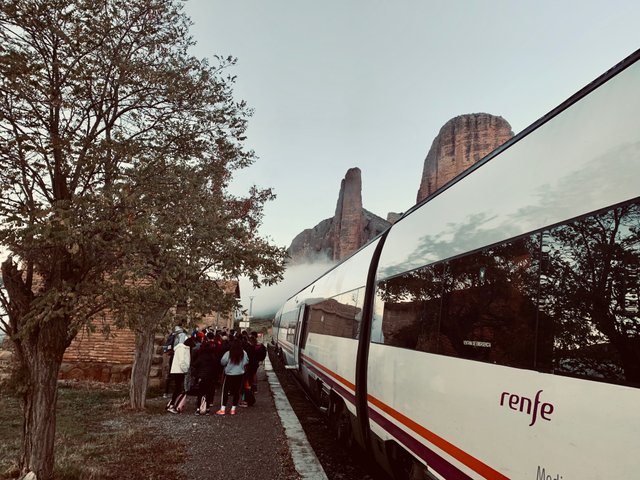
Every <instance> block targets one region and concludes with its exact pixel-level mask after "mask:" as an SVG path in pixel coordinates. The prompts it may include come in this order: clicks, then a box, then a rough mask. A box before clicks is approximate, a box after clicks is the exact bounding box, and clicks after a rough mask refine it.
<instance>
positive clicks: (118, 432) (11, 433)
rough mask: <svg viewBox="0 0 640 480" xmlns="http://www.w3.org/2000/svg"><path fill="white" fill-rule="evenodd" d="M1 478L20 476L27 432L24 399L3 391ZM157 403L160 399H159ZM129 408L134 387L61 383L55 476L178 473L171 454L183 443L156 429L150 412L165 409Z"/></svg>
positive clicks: (98, 479)
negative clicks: (22, 447) (145, 409)
mask: <svg viewBox="0 0 640 480" xmlns="http://www.w3.org/2000/svg"><path fill="white" fill-rule="evenodd" d="M0 402H2V405H3V408H2V409H0V439H1V441H0V479H9V478H16V477H17V476H18V473H19V472H18V462H17V459H18V456H19V452H20V442H21V434H22V406H21V403H20V399H19V398H16V397H12V396H9V395H7V394H5V393H0ZM156 403H157V402H156ZM163 412H164V410H163V409H162V406H160V405H155V406H153V407H150V408H149V409H148V410H147V411H146V412H133V411H130V410H129V409H128V386H127V385H105V384H97V383H85V382H66V383H62V382H61V383H60V384H59V387H58V405H57V425H56V443H55V467H54V478H55V479H56V480H80V479H82V480H110V479H114V480H115V479H119V480H121V479H127V478H131V479H133V478H148V479H153V478H177V477H179V476H180V475H179V474H178V472H177V471H175V470H173V468H175V467H174V466H173V465H174V463H175V462H173V461H171V460H168V459H175V458H179V457H180V454H181V453H182V452H181V447H180V446H179V444H177V443H176V442H174V441H173V440H172V439H171V438H170V435H168V433H170V432H158V431H154V430H153V429H152V428H151V427H150V426H149V422H148V421H147V420H149V416H151V415H158V414H160V413H163Z"/></svg>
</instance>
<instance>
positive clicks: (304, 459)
mask: <svg viewBox="0 0 640 480" xmlns="http://www.w3.org/2000/svg"><path fill="white" fill-rule="evenodd" d="M264 370H265V372H266V374H267V380H268V381H269V388H271V392H273V400H274V402H275V404H276V411H277V412H278V415H279V416H280V421H281V422H282V426H283V427H284V431H285V435H286V436H287V442H288V444H289V450H290V451H291V458H292V459H293V464H294V466H295V468H296V471H297V472H298V473H299V474H300V476H301V477H302V478H303V479H308V480H328V479H327V475H326V474H325V473H324V469H323V468H322V465H320V462H319V460H318V457H317V456H316V454H315V452H314V451H313V449H312V448H311V445H309V441H308V440H307V436H306V434H305V433H304V430H303V429H302V425H300V422H299V420H298V417H297V416H296V414H295V413H294V411H293V409H292V408H291V404H290V403H289V400H287V396H286V395H285V394H284V391H283V390H282V386H281V385H280V382H278V377H276V375H275V373H274V372H273V368H272V367H271V362H270V361H269V357H267V358H266V359H265V361H264Z"/></svg>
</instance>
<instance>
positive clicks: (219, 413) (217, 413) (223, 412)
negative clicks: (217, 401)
mask: <svg viewBox="0 0 640 480" xmlns="http://www.w3.org/2000/svg"><path fill="white" fill-rule="evenodd" d="M225 413H227V412H226V411H224V410H223V409H222V408H221V409H220V410H218V411H217V412H216V415H224V414H225Z"/></svg>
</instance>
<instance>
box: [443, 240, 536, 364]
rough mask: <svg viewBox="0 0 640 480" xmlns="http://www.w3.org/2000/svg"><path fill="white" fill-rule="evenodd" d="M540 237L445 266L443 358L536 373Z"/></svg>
mask: <svg viewBox="0 0 640 480" xmlns="http://www.w3.org/2000/svg"><path fill="white" fill-rule="evenodd" d="M539 238H540V235H533V236H528V237H523V238H520V239H517V240H514V241H511V242H509V243H506V244H502V245H498V246H493V247H489V248H486V249H484V250H481V251H479V252H476V253H473V254H471V255H466V256H464V257H460V258H456V259H453V260H450V261H449V262H447V264H446V270H445V275H444V279H443V294H442V302H441V318H440V333H439V339H438V352H439V353H441V354H444V355H451V356H456V357H461V358H467V359H471V360H479V361H484V362H491V363H496V364H500V365H509V366H515V367H522V368H533V366H534V355H535V346H536V341H535V340H536V320H537V291H538V282H539V261H538V256H539V251H540V247H539V245H540V241H539Z"/></svg>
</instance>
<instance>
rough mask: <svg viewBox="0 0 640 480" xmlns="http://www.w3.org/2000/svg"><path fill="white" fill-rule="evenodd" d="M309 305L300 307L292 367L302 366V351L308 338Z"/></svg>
mask: <svg viewBox="0 0 640 480" xmlns="http://www.w3.org/2000/svg"><path fill="white" fill-rule="evenodd" d="M308 308H309V307H308V306H307V305H305V304H304V303H303V304H302V305H300V307H298V321H297V323H296V335H295V337H294V340H293V365H292V366H291V367H292V368H295V369H299V368H300V363H301V362H300V351H301V350H302V349H304V344H305V342H306V338H307V333H306V330H307V321H306V320H307V311H308Z"/></svg>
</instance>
